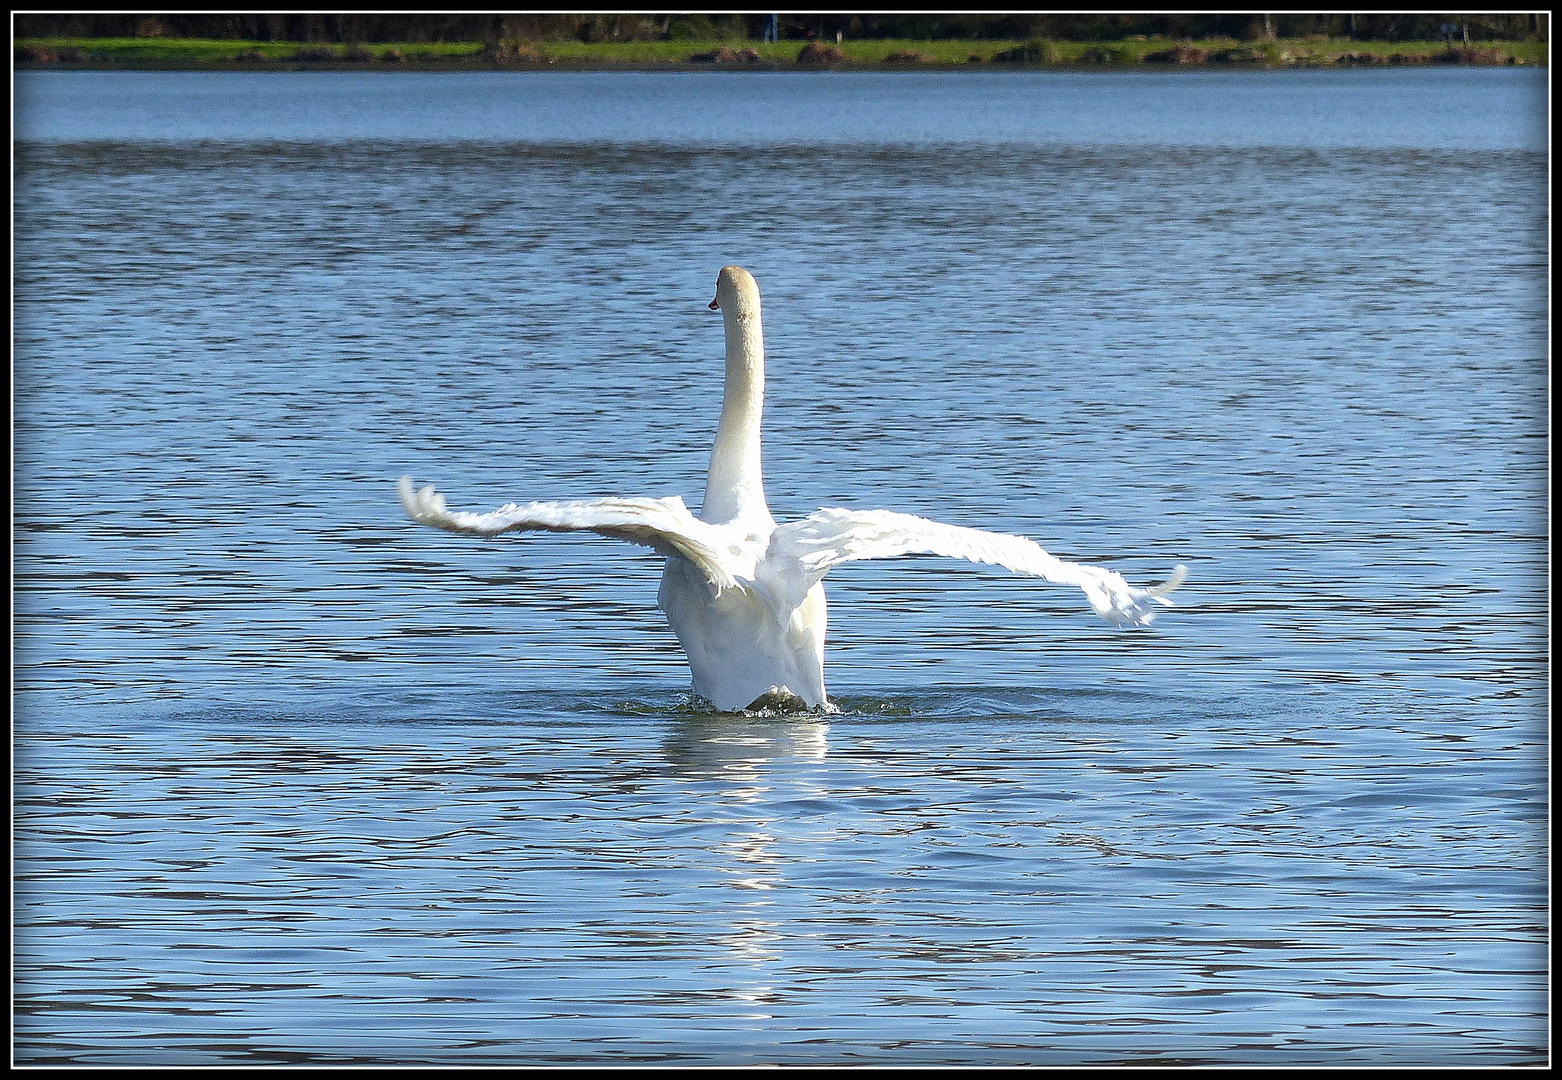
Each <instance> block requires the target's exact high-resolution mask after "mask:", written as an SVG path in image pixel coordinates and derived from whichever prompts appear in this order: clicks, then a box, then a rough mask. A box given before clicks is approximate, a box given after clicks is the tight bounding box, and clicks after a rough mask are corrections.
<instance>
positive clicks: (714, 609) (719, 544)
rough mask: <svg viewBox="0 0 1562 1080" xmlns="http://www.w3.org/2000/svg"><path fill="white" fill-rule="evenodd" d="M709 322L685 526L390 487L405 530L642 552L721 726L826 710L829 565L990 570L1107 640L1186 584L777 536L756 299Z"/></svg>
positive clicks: (884, 530) (855, 541)
mask: <svg viewBox="0 0 1562 1080" xmlns="http://www.w3.org/2000/svg"><path fill="white" fill-rule="evenodd" d="M710 306H711V308H712V309H718V308H719V309H720V310H721V312H722V316H723V320H724V325H725V331H726V344H727V370H726V384H725V387H724V390H723V394H722V403H721V421H720V423H719V424H718V425H717V428H716V444H715V446H714V448H713V449H712V450H711V459H710V469H709V473H708V475H707V477H706V482H705V499H704V502H703V503H702V504H701V507H700V516H699V517H695V516H694V515H693V514H691V513H690V512H689V510H688V508H687V507H685V506H684V504H683V500H682V499H681V498H678V497H677V496H672V497H669V498H662V499H651V498H640V497H626V498H606V499H578V500H572V501H568V502H532V503H526V504H524V505H520V504H516V503H511V504H509V505H507V506H503V507H501V508H500V509H498V510H495V511H494V512H492V513H489V514H470V513H459V512H456V511H452V510H450V509H449V508H448V507H447V506H446V504H445V499H444V496H442V495H440V494H439V493H438V492H436V491H435V490H434V489H433V488H432V487H425V488H423V489H421V490H418V489H417V488H415V487H414V486H413V483H412V480H411V478H410V477H406V476H404V477H402V478H401V483H400V494H401V501H402V505H403V506H404V507H405V508H406V511H407V513H408V514H409V515H410V516H411V517H412V518H413V520H415V521H418V522H421V523H422V524H425V525H433V526H435V527H437V528H441V529H447V530H449V531H451V532H462V533H474V534H476V535H479V536H497V535H499V534H500V533H506V532H518V531H526V530H539V529H541V530H548V531H550V532H569V531H576V530H586V531H590V532H595V533H599V534H601V535H603V536H610V537H615V538H617V539H620V540H628V541H631V542H632V543H637V544H644V545H646V546H647V547H650V548H653V549H655V550H656V551H658V552H660V553H661V554H662V555H664V556H666V558H667V565H666V569H665V570H664V571H663V574H662V585H661V590H660V591H659V592H658V594H657V603H658V605H659V606H660V607H661V609H662V610H663V611H664V612H666V614H667V621H668V622H669V623H670V624H671V625H672V628H673V632H674V633H675V634H676V635H677V636H678V642H679V644H681V645H682V646H683V651H684V653H685V654H686V655H687V657H688V660H689V667H690V669H691V670H692V672H693V675H694V692H695V693H696V694H697V695H699V696H700V697H701V698H704V699H705V700H707V701H709V702H710V703H711V704H713V705H714V706H715V707H716V708H717V709H720V710H722V711H723V712H735V711H738V710H740V709H744V708H748V707H754V706H756V705H768V704H771V703H778V702H785V701H791V700H794V699H795V700H800V701H801V702H802V703H803V704H805V705H806V706H808V707H809V708H815V709H829V708H830V703H829V698H828V697H827V696H826V694H825V689H824V632H825V599H824V577H825V575H826V574H827V573H829V571H830V570H831V569H833V568H834V567H837V566H840V565H841V564H842V563H847V562H852V561H855V560H860V559H883V558H889V557H892V556H895V555H906V554H913V553H921V554H936V555H947V556H951V557H953V558H958V559H967V560H970V561H971V562H978V563H990V564H993V565H996V566H1002V567H1004V568H1006V569H1008V570H1011V571H1013V572H1014V573H1017V574H1024V575H1027V576H1031V577H1039V578H1042V579H1044V580H1047V581H1051V582H1056V583H1060V584H1070V585H1077V586H1078V587H1079V588H1080V589H1082V590H1083V591H1084V593H1085V597H1086V599H1087V600H1089V602H1090V606H1091V607H1092V608H1093V609H1094V610H1095V612H1096V613H1097V614H1098V615H1100V616H1102V617H1103V618H1105V619H1107V620H1108V621H1110V622H1112V623H1114V624H1116V625H1118V626H1121V627H1134V626H1147V625H1149V623H1150V621H1151V620H1152V619H1154V618H1155V615H1156V612H1157V610H1158V609H1159V608H1160V607H1169V606H1171V600H1169V599H1168V598H1167V594H1168V593H1170V592H1171V591H1172V590H1173V589H1175V588H1177V586H1178V585H1180V584H1181V583H1182V581H1183V578H1184V576H1185V575H1186V573H1187V569H1186V567H1183V566H1181V565H1179V566H1178V567H1177V568H1176V569H1175V571H1173V573H1172V576H1171V578H1170V579H1169V580H1168V581H1166V582H1165V583H1164V584H1161V585H1159V586H1156V587H1155V588H1152V589H1138V588H1135V587H1133V586H1131V585H1129V584H1128V583H1127V582H1126V581H1124V580H1123V578H1122V575H1120V574H1117V573H1115V572H1113V571H1110V570H1104V569H1102V568H1101V567H1098V566H1084V565H1081V564H1079V563H1072V562H1065V561H1064V560H1062V559H1059V558H1056V557H1054V556H1052V555H1050V554H1048V553H1047V552H1046V551H1044V550H1043V549H1042V548H1041V547H1040V545H1038V544H1036V543H1035V542H1034V541H1032V540H1027V539H1025V538H1024V537H1020V536H1009V535H1005V534H1001V533H991V532H983V531H981V530H979V529H968V528H962V527H959V526H955V525H944V524H941V523H939V522H936V521H930V520H928V519H927V518H921V517H915V516H913V515H911V514H898V513H894V512H892V511H889V510H842V509H832V508H828V507H827V508H825V509H821V510H818V511H815V512H814V513H812V514H810V515H808V516H807V517H805V518H803V519H801V520H800V521H792V522H788V523H786V524H784V525H777V524H776V521H775V519H774V518H773V517H771V516H770V509H769V506H768V505H767V504H766V502H765V488H764V477H763V473H762V470H761V466H760V417H761V413H762V412H763V408H764V396H765V346H764V335H763V330H762V327H761V324H760V305H759V286H758V284H756V283H755V281H754V278H753V276H752V275H750V274H749V272H748V271H747V270H744V269H742V268H741V267H737V266H727V267H723V268H722V270H721V273H720V275H719V276H718V277H717V280H716V298H715V299H714V300H712V301H711V303H710Z"/></svg>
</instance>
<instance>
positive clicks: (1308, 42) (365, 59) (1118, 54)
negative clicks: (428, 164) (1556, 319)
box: [14, 37, 1548, 68]
mask: <svg viewBox="0 0 1562 1080" xmlns="http://www.w3.org/2000/svg"><path fill="white" fill-rule="evenodd" d="M803 44H804V43H803V42H800V41H785V42H767V43H762V42H731V41H725V42H723V41H704V42H701V41H619V42H595V43H589V44H588V43H584V42H577V41H548V42H536V43H521V44H520V46H519V47H520V49H521V50H522V53H523V55H522V60H521V62H522V63H526V62H527V57H528V55H529V57H530V60H531V62H533V63H536V62H544V61H546V62H552V63H554V64H558V65H563V66H567V67H574V66H594V65H615V64H629V65H662V64H685V63H688V62H689V59H690V57H691V56H694V55H695V54H698V53H702V52H709V51H712V50H715V49H720V48H728V49H734V50H736V49H752V50H754V51H755V52H756V53H758V54H759V57H760V60H761V62H762V63H763V64H764V65H765V66H770V65H787V66H791V65H794V64H795V63H796V61H797V54H798V51H799V50H800V49H801V48H802V47H803ZM821 44H823V45H827V46H830V47H835V48H839V49H840V50H841V52H842V53H843V54H844V56H845V63H846V64H847V65H879V64H886V65H894V66H896V67H900V68H906V67H916V66H920V65H927V66H941V65H965V64H967V63H970V62H972V59H973V58H975V61H976V62H979V63H982V64H987V63H992V62H993V60H994V57H996V56H997V55H998V54H1000V53H1003V52H1006V51H1009V50H1014V49H1017V48H1020V47H1021V46H1025V45H1026V44H1027V43H1026V42H1021V41H970V40H949V41H844V42H842V43H841V44H840V45H839V46H836V45H835V43H834V42H822V43H821ZM1029 44H1030V45H1031V46H1032V47H1031V49H1030V51H1029V53H1028V55H1031V56H1033V57H1034V56H1041V57H1044V58H1046V59H1047V61H1048V62H1049V63H1058V64H1085V65H1088V66H1103V65H1106V66H1121V65H1137V64H1139V63H1142V62H1143V61H1144V57H1145V56H1147V55H1149V54H1152V53H1156V52H1160V51H1163V50H1166V49H1170V48H1172V47H1173V46H1175V45H1178V44H1182V45H1192V46H1195V47H1197V48H1199V49H1201V50H1202V51H1203V52H1204V53H1205V54H1206V55H1207V56H1211V57H1213V56H1216V55H1217V54H1219V53H1222V52H1224V51H1225V50H1233V49H1234V50H1241V51H1247V52H1250V53H1252V52H1253V51H1254V50H1257V53H1256V54H1255V59H1258V58H1260V57H1262V58H1264V59H1266V60H1267V62H1269V63H1273V64H1282V65H1297V64H1303V65H1305V64H1328V63H1334V62H1336V60H1337V59H1338V58H1339V57H1340V56H1342V55H1352V56H1357V57H1360V56H1363V55H1368V56H1373V57H1380V58H1383V59H1384V60H1387V59H1389V58H1392V57H1395V56H1396V55H1397V56H1399V57H1401V58H1402V59H1406V60H1420V61H1424V60H1429V59H1430V58H1431V57H1432V56H1434V55H1436V54H1439V53H1443V52H1445V51H1446V46H1445V45H1444V43H1443V42H1441V41H1416V42H1383V41H1366V42H1358V41H1349V40H1345V39H1341V38H1332V39H1326V38H1306V39H1287V40H1282V41H1277V42H1270V43H1267V44H1260V43H1254V42H1246V43H1244V42H1238V41H1236V40H1234V39H1210V40H1204V41H1193V42H1173V41H1168V40H1158V39H1150V40H1131V41H1112V42H1099V43H1095V42H1079V41H1055V42H1046V43H1038V42H1031V43H1029ZM1472 48H1473V49H1479V50H1488V51H1489V52H1488V55H1487V57H1486V58H1487V59H1488V60H1491V61H1493V62H1498V63H1502V62H1507V60H1508V58H1510V57H1512V58H1516V59H1517V60H1518V61H1520V62H1522V63H1525V64H1534V65H1544V64H1546V63H1547V60H1548V55H1547V44H1546V42H1544V41H1508V42H1475V43H1472ZM349 50H352V51H351V52H349ZM528 51H529V53H528ZM14 55H15V56H16V58H17V60H18V61H20V62H22V63H29V62H31V63H39V62H43V63H51V64H58V65H59V66H72V65H81V66H93V65H110V66H112V65H125V66H148V67H171V68H180V67H191V68H201V67H224V68H225V67H243V66H267V65H278V64H281V65H295V64H296V65H299V66H310V65H314V66H364V67H392V66H396V67H405V66H408V65H413V66H415V65H418V64H433V65H454V66H460V67H492V66H510V64H506V63H501V64H496V63H495V62H494V60H493V59H492V57H491V55H486V54H485V52H484V46H483V45H482V44H481V43H480V42H443V43H428V44H412V43H397V44H366V45H357V46H345V45H331V44H325V43H316V44H308V45H304V44H300V43H298V42H295V41H219V40H206V39H199V38H163V37H153V38H28V39H22V40H19V41H17V42H16V45H15V54H14ZM387 57H390V58H391V59H387ZM395 57H399V60H397V59H395ZM1216 62H1218V61H1216ZM511 63H514V61H511ZM1000 66H1004V67H1007V66H1009V65H1007V64H1001V65H1000Z"/></svg>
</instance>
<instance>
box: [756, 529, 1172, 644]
mask: <svg viewBox="0 0 1562 1080" xmlns="http://www.w3.org/2000/svg"><path fill="white" fill-rule="evenodd" d="M912 553H925V554H934V555H945V556H949V557H951V558H956V559H968V560H970V561H971V562H976V563H991V564H993V565H995V566H1001V567H1003V568H1005V569H1006V570H1011V571H1013V572H1014V573H1016V574H1025V575H1027V576H1030V577H1039V578H1044V579H1046V580H1047V581H1051V582H1055V583H1057V584H1061V585H1078V586H1079V587H1080V588H1081V589H1083V590H1084V592H1085V596H1086V598H1087V599H1088V600H1089V601H1090V606H1091V607H1092V608H1093V609H1094V610H1095V612H1096V614H1098V615H1100V616H1101V617H1102V618H1104V619H1107V620H1108V621H1109V622H1112V623H1114V624H1116V625H1118V626H1147V625H1148V624H1149V623H1150V621H1151V620H1152V619H1154V618H1155V613H1156V605H1161V606H1164V607H1170V606H1172V602H1171V601H1170V600H1168V599H1167V598H1166V594H1167V593H1169V592H1171V591H1172V590H1173V589H1175V588H1176V587H1177V586H1178V585H1181V584H1182V582H1183V579H1184V578H1185V577H1186V576H1187V573H1188V570H1187V567H1185V566H1181V565H1179V566H1178V567H1177V568H1176V570H1175V571H1173V573H1172V576H1171V578H1170V579H1169V580H1168V581H1166V582H1165V583H1164V584H1161V585H1158V586H1156V587H1155V588H1153V589H1136V588H1134V587H1133V586H1132V585H1129V584H1128V582H1126V581H1124V580H1123V577H1122V575H1121V574H1118V573H1115V572H1113V571H1111V570H1104V569H1102V568H1101V567H1099V566H1084V565H1082V564H1080V563H1071V562H1065V561H1064V560H1062V559H1059V558H1057V557H1055V556H1053V555H1050V554H1048V553H1047V552H1046V551H1045V550H1043V549H1042V547H1041V546H1040V545H1039V544H1037V543H1036V542H1035V541H1034V540H1028V539H1026V538H1025V537H1023V536H1009V535H1006V534H1004V533H992V532H984V531H982V530H980V529H966V528H961V527H960V526H958V525H944V524H942V523H940V522H937V521H929V520H928V519H927V518H921V517H916V516H914V515H912V514H897V513H894V512H892V511H889V510H839V509H829V508H826V509H823V510H819V511H816V512H815V513H813V514H810V515H809V516H808V517H806V518H803V519H802V520H801V521H795V522H792V523H790V524H787V525H782V526H780V527H778V528H777V529H776V531H775V534H774V535H773V536H772V537H771V541H770V552H769V555H770V556H771V557H775V556H777V555H780V556H783V557H786V556H790V558H786V559H785V560H784V561H786V562H791V561H793V560H795V562H796V564H797V565H798V566H799V567H800V568H801V571H802V580H800V581H797V582H791V581H788V582H786V583H785V591H787V592H791V591H792V590H793V589H796V588H798V587H801V588H802V590H803V591H805V592H806V590H807V589H808V588H809V587H811V586H812V585H813V584H814V583H815V582H817V581H819V580H820V579H821V578H823V577H824V575H825V574H826V573H828V572H829V570H830V569H831V568H832V567H835V566H839V565H840V564H841V563H844V562H851V561H854V560H858V559H885V558H890V557H891V556H895V555H909V554H912ZM767 562H769V560H768V559H767ZM777 584H780V583H777Z"/></svg>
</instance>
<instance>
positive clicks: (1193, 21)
mask: <svg viewBox="0 0 1562 1080" xmlns="http://www.w3.org/2000/svg"><path fill="white" fill-rule="evenodd" d="M766 18H767V17H766V16H765V15H678V14H667V15H645V14H633V15H600V14H599V15H550V14H518V15H438V14H420V15H397V14H389V15H383V14H382V15H375V14H347V15H309V14H303V15H288V14H268V15H202V14H193V13H186V12H178V13H171V14H144V15H126V14H31V15H28V14H17V15H15V16H14V19H15V22H14V27H15V35H16V36H17V37H137V36H139V37H190V38H218V39H244V40H250V41H298V42H316V41H318V42H342V43H352V42H360V41H362V42H440V41H501V40H503V41H550V40H551V41H561V40H569V41H637V40H638V41H657V40H661V41H666V40H690V41H724V40H725V41H741V40H749V39H758V38H760V37H761V36H762V35H763V33H764V26H765V20H766ZM1445 26H1457V27H1459V30H1458V31H1457V32H1458V33H1459V34H1461V36H1463V35H1464V34H1468V37H1469V38H1470V40H1472V41H1492V40H1504V41H1513V40H1523V39H1525V38H1528V37H1532V36H1538V35H1543V34H1545V33H1547V32H1549V29H1550V27H1549V13H1547V12H1533V13H1527V14H1511V13H1510V14H1492V13H1489V12H1481V13H1478V14H1469V15H1457V14H1424V13H1422V14H1416V13H1409V14H1399V15H1394V14H1381V13H1380V14H1362V15H1341V14H1322V15H1304V14H1294V13H1293V14H1271V15H1264V14H1229V13H1228V14H1212V15H1198V14H1181V15H1154V14H1138V15H1066V14H1010V15H964V14H947V15H938V14H918V15H842V14H827V15H807V14H801V15H799V14H783V15H781V17H780V33H781V37H783V38H790V39H803V38H811V37H817V38H827V39H831V40H833V39H834V38H835V35H836V34H837V33H839V34H841V35H842V36H843V37H848V38H852V39H856V40H862V39H873V38H910V39H916V40H924V41H931V40H946V39H958V38H974V39H988V40H1018V39H1028V38H1052V39H1055V40H1058V41H1113V40H1121V39H1123V38H1126V37H1132V36H1135V35H1143V36H1146V37H1150V36H1161V37H1167V38H1212V37H1232V38H1238V39H1240V40H1258V39H1262V38H1265V37H1270V36H1274V37H1287V38H1291V37H1307V36H1310V35H1314V34H1324V35H1327V36H1329V37H1349V38H1355V39H1357V40H1361V41H1416V40H1419V41H1427V40H1436V39H1439V38H1442V37H1443V36H1445V32H1444V30H1443V28H1444V27H1445Z"/></svg>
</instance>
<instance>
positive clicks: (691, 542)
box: [398, 476, 753, 590]
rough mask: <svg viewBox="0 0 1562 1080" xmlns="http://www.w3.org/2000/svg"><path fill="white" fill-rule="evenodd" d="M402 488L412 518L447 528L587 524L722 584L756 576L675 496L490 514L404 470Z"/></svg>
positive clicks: (479, 531) (512, 507)
mask: <svg viewBox="0 0 1562 1080" xmlns="http://www.w3.org/2000/svg"><path fill="white" fill-rule="evenodd" d="M398 490H399V491H400V492H401V505H402V506H403V507H405V508H406V511H407V514H408V516H410V517H411V518H412V520H414V521H417V522H420V523H421V524H424V525H432V526H434V527H435V528H439V529H445V530H448V531H449V532H461V533H474V534H476V535H478V536H498V535H499V534H500V533H507V532H525V531H532V530H546V531H548V532H574V531H578V530H584V531H587V532H594V533H598V534H599V535H602V536H610V537H613V538H614V539H617V540H628V541H629V542H630V543H633V544H643V545H645V546H646V547H649V548H654V549H656V550H657V551H659V552H661V553H662V554H663V555H682V556H683V557H684V558H686V559H688V560H689V561H690V562H692V563H694V565H696V566H698V567H699V568H700V570H701V571H702V572H703V573H704V574H705V576H706V577H707V578H708V579H709V580H710V583H711V584H712V585H714V586H715V587H716V588H717V589H718V590H721V589H730V588H733V587H734V586H736V585H737V584H738V582H737V578H736V575H738V574H742V575H743V576H745V577H750V578H751V577H752V576H753V567H752V566H747V567H743V566H738V565H735V563H736V562H738V561H741V560H734V559H733V558H732V557H731V556H730V555H727V554H726V553H725V552H726V548H727V544H726V542H725V537H724V535H723V533H722V531H721V530H720V529H719V528H718V527H716V526H713V525H710V524H708V523H706V522H704V521H701V520H699V519H698V518H696V517H695V516H694V515H693V514H691V513H689V510H688V508H687V507H686V506H684V505H683V500H682V499H680V498H678V497H677V496H673V497H672V498H667V499H643V498H622V499H573V500H570V501H567V502H533V503H525V504H517V503H510V504H509V505H508V506H501V507H500V508H499V509H497V510H495V511H494V512H493V513H490V514H467V513H461V512H460V511H455V510H450V509H448V508H447V507H446V506H445V497H444V496H443V495H441V494H440V493H439V492H437V491H435V490H434V489H433V487H425V488H423V489H422V490H415V489H414V488H413V486H412V478H411V477H408V476H403V477H402V478H401V482H400V484H399V485H398ZM745 570H746V571H747V572H746V573H744V571H745Z"/></svg>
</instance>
